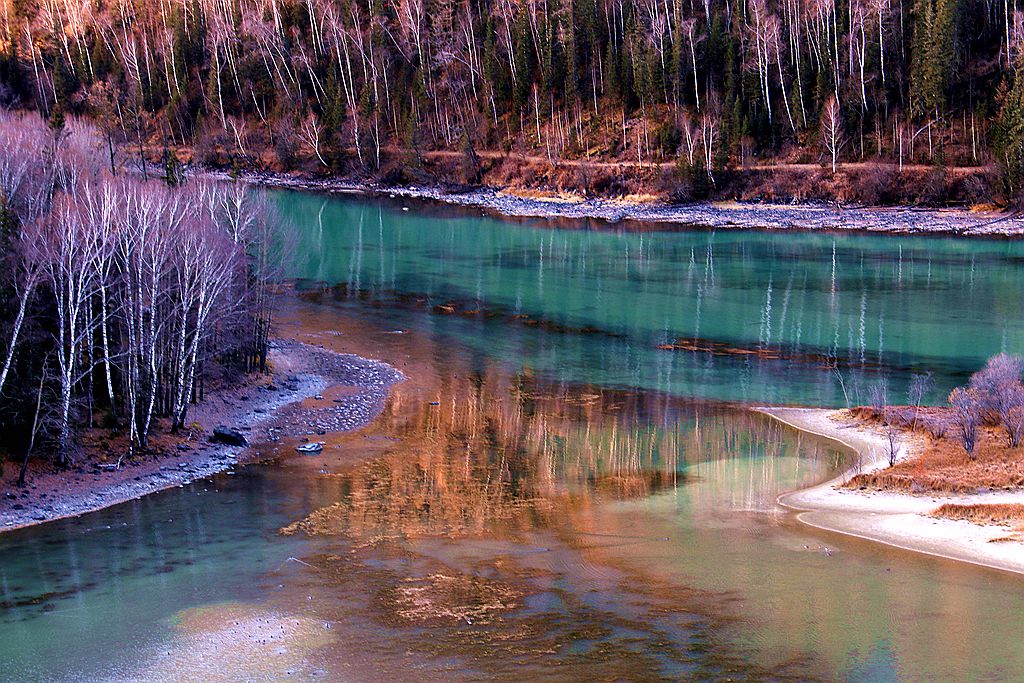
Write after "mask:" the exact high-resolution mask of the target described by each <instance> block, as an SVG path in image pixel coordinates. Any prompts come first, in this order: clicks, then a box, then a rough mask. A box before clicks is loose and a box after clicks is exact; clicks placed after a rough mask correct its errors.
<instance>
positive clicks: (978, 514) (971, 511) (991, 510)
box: [931, 503, 1024, 528]
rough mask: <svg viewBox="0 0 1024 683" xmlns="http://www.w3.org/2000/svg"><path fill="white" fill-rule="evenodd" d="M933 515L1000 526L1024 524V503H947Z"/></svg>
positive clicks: (940, 517)
mask: <svg viewBox="0 0 1024 683" xmlns="http://www.w3.org/2000/svg"><path fill="white" fill-rule="evenodd" d="M931 516H932V517H937V518H939V519H963V520H967V521H968V522H974V523H975V524H998V525H1000V526H1016V527H1018V528H1019V527H1021V526H1022V525H1024V504H1021V503H979V504H976V505H961V504H959V503H946V504H944V505H942V506H940V507H939V508H938V509H936V510H935V511H934V512H933V513H932V514H931Z"/></svg>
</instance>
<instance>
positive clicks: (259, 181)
mask: <svg viewBox="0 0 1024 683" xmlns="http://www.w3.org/2000/svg"><path fill="white" fill-rule="evenodd" d="M204 175H207V176H209V177H213V178H219V179H225V178H227V177H228V176H227V174H224V173H219V172H209V173H205V174H204ZM242 178H243V179H244V180H245V181H246V182H250V183H253V184H255V185H261V186H266V187H279V188H287V189H296V190H306V191H313V192H327V193H337V194H369V195H383V196H389V197H401V198H409V199H425V200H432V201H438V202H444V203H446V204H451V205H455V206H463V207H469V208H478V209H482V210H484V211H487V212H490V213H494V214H497V215H501V216H508V217H518V218H557V219H589V220H601V221H605V222H608V223H621V222H639V223H665V224H673V225H676V226H679V227H704V228H715V229H760V230H827V231H857V232H870V233H885V234H935V235H959V236H981V237H1024V216H1022V215H1020V214H1017V213H1008V212H999V211H971V210H967V209H926V208H914V207H837V206H830V205H824V204H770V203H764V204H757V203H740V202H704V203H695V204H675V205H673V204H667V203H663V202H656V201H651V202H646V201H644V202H637V201H629V200H617V199H600V198H579V197H550V198H547V197H544V198H537V197H524V196H519V195H517V194H514V193H513V192H511V191H505V190H501V189H498V188H489V187H482V188H468V189H467V188H463V187H451V188H445V187H441V186H405V187H389V186H384V185H378V184H372V183H359V182H353V181H349V180H344V179H331V178H327V179H315V178H307V177H302V176H291V175H288V176H286V175H275V174H266V173H254V174H247V175H244V176H242Z"/></svg>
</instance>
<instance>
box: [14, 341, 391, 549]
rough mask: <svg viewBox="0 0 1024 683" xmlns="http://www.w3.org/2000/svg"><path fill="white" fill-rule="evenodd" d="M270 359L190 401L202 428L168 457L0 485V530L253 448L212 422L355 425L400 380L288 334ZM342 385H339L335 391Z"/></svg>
mask: <svg viewBox="0 0 1024 683" xmlns="http://www.w3.org/2000/svg"><path fill="white" fill-rule="evenodd" d="M269 360H270V363H271V366H272V368H273V372H272V374H271V375H270V377H269V378H267V377H264V378H261V379H259V381H258V383H256V384H248V385H244V386H241V387H238V388H234V389H232V390H230V391H223V392H218V393H216V394H212V395H209V396H208V397H207V398H206V400H205V401H203V402H202V403H201V404H200V405H198V406H195V407H194V409H193V411H191V414H190V420H191V421H194V422H195V423H197V424H198V425H199V426H200V427H201V429H198V430H194V431H192V432H191V433H182V434H181V435H180V437H179V438H177V439H176V441H177V443H176V444H175V445H174V450H173V454H172V455H166V456H163V457H154V458H150V459H148V460H145V461H143V462H140V463H134V464H131V465H125V466H123V467H122V468H121V469H120V470H115V471H106V470H104V469H102V468H100V467H98V466H96V465H95V464H91V463H89V462H85V463H83V464H82V465H81V466H80V467H78V468H76V469H71V470H69V471H64V472H48V473H45V474H40V475H38V476H35V477H32V478H30V480H29V485H28V486H26V488H24V489H17V488H14V487H13V486H12V487H9V488H7V487H5V489H4V491H3V494H0V533H2V532H3V531H9V530H11V529H17V528H20V527H24V526H30V525H33V524H41V523H43V522H49V521H53V520H55V519H60V518H63V517H74V516H77V515H80V514H83V513H86V512H91V511H93V510H99V509H101V508H105V507H109V506H111V505H116V504H118V503H123V502H125V501H128V500H132V499H135V498H140V497H142V496H145V495H147V494H149V493H153V492H156V491H160V490H163V489H167V488H171V487H173V486H182V485H184V484H187V483H190V482H193V481H196V480H198V479H202V478H204V477H209V476H211V475H213V474H217V473H218V472H223V471H225V470H229V469H231V468H232V467H234V466H235V465H237V464H239V463H244V462H249V461H250V459H251V458H252V457H253V453H254V451H255V449H249V448H246V447H241V446H228V445H224V444H220V443H214V442H211V441H210V435H211V434H212V432H213V428H214V427H215V426H217V425H226V426H228V427H231V428H233V429H236V430H238V431H239V432H241V433H242V434H243V435H244V436H245V437H246V439H247V440H248V441H249V443H250V444H258V443H261V442H267V441H274V440H277V439H279V438H282V437H295V436H298V437H305V436H307V435H308V434H310V433H313V434H315V433H317V432H318V431H324V430H327V431H344V430H350V429H357V428H359V427H362V426H363V425H366V424H367V423H369V422H370V421H371V420H372V419H373V418H374V417H376V416H377V415H378V414H379V413H380V410H381V409H382V408H383V405H384V401H385V400H386V399H387V396H388V389H389V388H390V386H391V385H392V384H394V383H395V382H397V381H400V380H401V379H402V378H403V377H402V374H401V373H400V372H399V371H397V370H395V369H394V368H392V367H391V366H389V365H387V364H385V363H381V362H378V361H374V360H369V359H366V358H361V357H359V356H353V355H349V354H339V353H335V352H333V351H329V350H325V349H321V348H317V347H314V346H310V345H308V344H303V343H301V342H297V341H291V340H281V339H279V340H275V341H274V342H272V345H271V350H270V355H269ZM341 387H344V388H346V391H344V392H340V391H338V389H339V388H341ZM331 391H336V392H337V394H338V398H337V399H335V400H332V401H331V404H330V406H329V407H328V408H324V409H320V410H317V411H315V414H313V413H309V414H307V411H303V410H301V408H300V409H299V410H297V411H289V410H286V409H287V408H288V407H289V406H295V405H296V404H300V403H301V402H302V401H304V400H307V399H311V398H313V397H316V396H318V395H321V394H323V393H326V392H331ZM285 415H287V417H286V416H285ZM9 472H10V470H9Z"/></svg>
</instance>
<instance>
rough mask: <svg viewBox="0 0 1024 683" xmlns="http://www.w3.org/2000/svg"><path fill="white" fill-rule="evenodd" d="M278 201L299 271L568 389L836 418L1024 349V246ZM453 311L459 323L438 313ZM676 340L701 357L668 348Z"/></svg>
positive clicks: (290, 197)
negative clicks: (844, 410) (625, 225)
mask: <svg viewBox="0 0 1024 683" xmlns="http://www.w3.org/2000/svg"><path fill="white" fill-rule="evenodd" d="M274 198H275V201H276V204H277V206H278V207H279V208H280V210H281V212H282V214H283V215H285V216H286V217H287V218H289V219H291V221H292V222H293V224H294V225H295V226H297V229H298V235H299V239H298V243H297V250H296V253H297V255H298V256H297V258H296V259H295V260H294V261H295V266H294V270H293V271H292V274H294V275H295V276H297V277H301V278H305V279H306V280H307V282H309V283H317V282H319V283H327V284H330V285H340V286H342V287H343V288H344V291H345V292H346V293H347V295H348V296H349V297H352V298H359V299H363V300H366V299H369V300H371V301H375V302H380V303H383V304H384V305H385V306H388V307H389V308H390V309H391V310H390V311H389V315H391V316H394V319H395V320H396V321H400V322H401V323H402V324H406V325H410V326H420V327H424V328H429V329H432V330H442V331H443V332H444V333H446V334H449V335H451V336H452V337H453V338H456V339H458V340H459V341H461V342H463V343H465V344H467V345H469V346H471V347H473V348H475V349H478V350H479V351H480V352H481V353H486V354H487V355H488V356H490V357H497V358H502V359H505V360H507V361H508V362H509V363H510V364H511V365H513V366H516V365H519V364H528V365H530V366H531V367H534V368H536V369H537V370H538V371H539V372H542V373H544V374H545V375H547V376H551V377H557V378H559V379H564V380H567V381H573V382H594V383H598V384H602V385H606V386H617V387H624V388H642V389H654V390H658V391H663V392H669V393H673V394H678V395H685V396H695V397H701V398H711V399H723V400H736V401H747V402H755V403H803V404H810V405H825V406H842V405H846V404H847V403H853V404H863V403H866V402H867V396H868V392H869V391H870V388H871V386H872V385H874V384H876V383H878V382H879V381H881V380H883V379H884V380H885V381H886V383H887V384H888V386H889V387H890V394H891V397H892V400H893V402H905V401H906V386H907V382H908V378H909V376H910V375H911V374H912V373H914V372H925V371H932V372H933V373H934V376H935V380H936V382H935V391H933V392H932V394H931V396H930V397H929V398H930V400H931V401H932V402H935V401H941V400H942V399H943V398H944V396H945V394H946V393H948V391H949V390H950V389H951V388H952V387H953V386H955V385H956V384H957V383H963V382H964V380H965V378H966V377H967V376H968V375H969V374H970V373H971V372H973V371H974V370H976V369H977V368H978V367H980V366H981V365H982V364H983V363H984V361H985V359H986V358H987V357H988V356H990V355H992V354H995V353H998V352H999V351H1011V352H1020V351H1024V309H1022V307H1021V306H1020V301H1021V300H1022V297H1024V278H1021V277H1020V268H1021V265H1022V264H1024V243H1022V242H1016V241H996V240H992V241H986V240H976V239H972V240H957V239H953V238H936V237H902V236H867V235H860V234H821V233H813V234H812V233H806V232H783V231H779V232H750V231H717V232H713V231H704V230H671V229H670V228H671V226H658V227H661V228H664V229H660V230H657V231H649V232H635V231H634V232H629V231H627V230H625V229H622V228H621V227H620V226H615V225H608V224H605V223H598V224H591V223H585V222H575V223H572V222H564V221H563V222H556V221H543V220H541V221H535V220H529V221H507V220H499V219H496V218H491V217H488V216H483V215H479V213H478V212H474V211H472V210H463V209H452V208H445V207H436V206H435V207H426V208H424V207H423V206H422V205H420V204H413V205H412V206H413V208H414V211H407V210H405V209H407V208H409V205H410V204H409V202H402V201H398V200H388V199H381V200H371V199H335V198H324V197H320V196H317V195H312V194H301V193H294V192H282V193H277V194H275V195H274ZM566 226H567V227H566ZM446 304H451V305H452V312H450V313H444V312H435V313H434V314H433V315H426V313H428V312H430V311H432V310H433V309H434V308H435V307H437V306H443V305H446ZM395 308H402V309H405V310H415V311H416V312H415V315H411V316H407V317H400V316H399V315H398V312H397V311H396V310H394V309H395ZM467 312H470V313H472V312H479V313H476V314H473V315H467ZM531 325H537V327H536V328H533V329H531V328H530V326H531ZM538 330H541V332H539V331H538ZM544 332H546V333H544ZM677 341H682V342H684V343H689V345H690V348H693V347H696V349H697V350H689V351H688V350H676V351H666V350H659V349H658V348H657V347H658V346H659V345H664V344H672V343H676V342H677Z"/></svg>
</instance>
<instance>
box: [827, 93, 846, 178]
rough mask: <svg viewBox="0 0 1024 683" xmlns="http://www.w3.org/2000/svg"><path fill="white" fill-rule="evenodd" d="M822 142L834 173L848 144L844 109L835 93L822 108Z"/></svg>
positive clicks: (833, 173)
mask: <svg viewBox="0 0 1024 683" xmlns="http://www.w3.org/2000/svg"><path fill="white" fill-rule="evenodd" d="M821 143H822V146H823V147H824V149H825V152H826V153H827V154H828V156H829V158H830V159H831V161H832V175H835V173H836V170H837V169H838V167H839V156H840V154H842V151H843V147H845V146H846V135H845V133H844V130H843V111H842V108H841V107H840V106H839V100H838V99H837V98H836V96H835V95H830V96H829V98H828V101H826V102H825V106H824V108H823V109H822V110H821Z"/></svg>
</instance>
